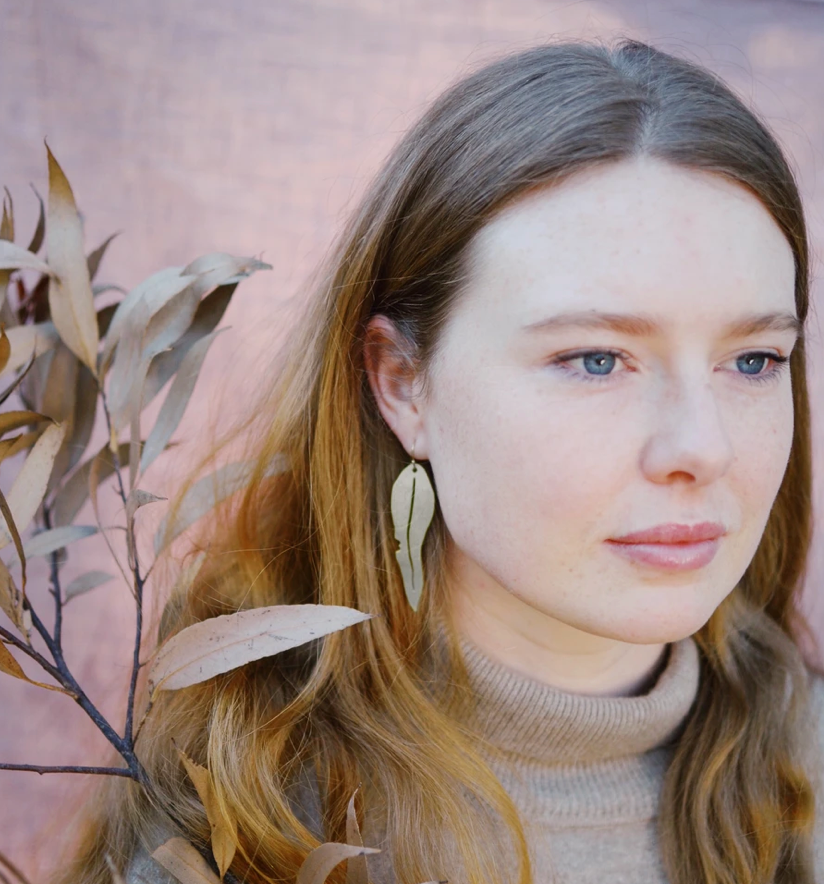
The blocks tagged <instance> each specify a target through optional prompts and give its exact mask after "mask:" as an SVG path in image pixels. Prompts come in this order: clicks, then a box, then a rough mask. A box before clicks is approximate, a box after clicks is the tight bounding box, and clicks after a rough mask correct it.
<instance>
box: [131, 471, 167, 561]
mask: <svg viewBox="0 0 824 884" xmlns="http://www.w3.org/2000/svg"><path fill="white" fill-rule="evenodd" d="M166 499H167V498H165V497H158V496H157V495H156V494H152V493H151V491H144V490H143V489H142V488H133V489H132V490H131V491H130V492H129V496H128V498H126V546H127V548H128V555H129V568H130V569H132V570H134V568H135V548H134V514H135V513H136V512H137V510H138V509H139V508H140V507H142V506H145V505H146V504H147V503H155V502H156V501H158V500H166Z"/></svg>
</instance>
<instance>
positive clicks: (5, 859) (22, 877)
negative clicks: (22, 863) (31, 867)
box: [0, 850, 29, 884]
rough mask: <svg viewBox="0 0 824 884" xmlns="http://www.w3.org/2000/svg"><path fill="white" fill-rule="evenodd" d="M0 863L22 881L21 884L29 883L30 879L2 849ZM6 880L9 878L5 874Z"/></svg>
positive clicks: (4, 878)
mask: <svg viewBox="0 0 824 884" xmlns="http://www.w3.org/2000/svg"><path fill="white" fill-rule="evenodd" d="M0 865H3V866H5V867H6V868H7V869H8V870H9V871H10V872H11V873H12V875H14V877H15V878H17V880H18V881H20V884H29V879H28V878H27V877H26V876H25V875H24V874H23V873H22V872H21V871H20V869H18V868H17V866H16V865H15V864H14V863H13V862H12V861H11V860H10V859H9V858H8V857H7V856H6V855H5V853H3V851H2V850H0ZM3 880H4V881H8V880H9V879H8V878H6V877H5V875H4V876H3Z"/></svg>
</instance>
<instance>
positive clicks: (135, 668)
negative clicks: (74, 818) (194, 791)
mask: <svg viewBox="0 0 824 884" xmlns="http://www.w3.org/2000/svg"><path fill="white" fill-rule="evenodd" d="M100 398H101V399H102V400H103V413H104V414H105V415H106V429H107V430H108V433H109V438H111V436H112V424H111V415H110V414H109V403H108V401H107V399H106V393H105V391H104V389H103V386H102V385H101V386H100ZM112 461H113V463H114V471H115V474H116V476H117V484H118V486H119V488H120V498H121V500H122V501H123V505H124V506H125V505H126V502H127V497H126V487H125V485H124V484H123V474H122V473H121V472H120V458H119V457H118V453H117V451H116V450H115V451H112ZM126 530H127V531H128V530H129V526H128V524H127V525H126ZM132 530H133V526H132ZM132 548H133V549H134V601H135V637H134V648H133V651H132V674H131V677H130V678H129V697H128V700H127V701H126V727H125V729H124V735H123V736H124V740H125V741H126V745H127V746H128V747H129V749H130V750H132V751H133V750H134V698H135V693H136V691H137V677H138V674H139V672H140V645H141V641H142V638H143V586H144V580H143V578H142V577H141V576H140V562H139V561H138V559H137V544H136V543H135V542H134V537H132ZM141 723H142V722H141Z"/></svg>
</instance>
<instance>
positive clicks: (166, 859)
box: [152, 838, 220, 884]
mask: <svg viewBox="0 0 824 884" xmlns="http://www.w3.org/2000/svg"><path fill="white" fill-rule="evenodd" d="M152 859H153V860H155V862H158V863H160V865H161V866H163V868H164V869H166V871H167V872H170V873H171V874H172V875H174V876H175V878H177V880H178V881H179V882H180V884H220V879H219V878H218V877H217V875H216V874H215V873H214V872H213V871H212V870H211V869H210V868H209V864H208V863H207V862H206V860H205V859H203V857H202V856H201V855H200V854H199V853H198V852H197V850H196V849H195V848H194V847H192V845H191V844H189V842H188V841H185V840H184V839H183V838H170V839H169V840H168V841H167V842H166V843H165V844H161V845H160V847H158V848H157V850H155V852H154V853H153V854H152Z"/></svg>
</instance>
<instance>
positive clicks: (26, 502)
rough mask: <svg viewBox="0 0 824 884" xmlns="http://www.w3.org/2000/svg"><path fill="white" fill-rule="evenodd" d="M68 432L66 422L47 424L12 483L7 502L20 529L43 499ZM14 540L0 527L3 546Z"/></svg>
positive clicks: (31, 516) (23, 527)
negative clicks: (55, 461) (58, 453)
mask: <svg viewBox="0 0 824 884" xmlns="http://www.w3.org/2000/svg"><path fill="white" fill-rule="evenodd" d="M65 433H66V428H65V426H64V425H63V424H52V425H51V426H50V427H46V429H45V430H44V431H43V433H42V434H41V436H40V438H39V439H38V440H37V442H35V443H34V447H33V448H32V450H31V453H30V454H29V456H28V457H27V458H26V460H25V462H24V463H23V466H22V467H21V468H20V472H19V473H18V474H17V477H16V478H15V480H14V482H13V484H12V486H11V491H9V494H8V505H9V509H10V510H11V513H12V515H13V517H14V524H15V526H16V530H17V531H18V532H20V531H25V530H26V528H27V527H28V526H29V523H30V522H31V520H32V519H33V518H34V514H35V513H36V512H37V509H38V507H39V506H40V504H41V502H42V500H43V495H44V494H45V493H46V485H47V484H48V481H49V476H50V475H51V471H52V467H53V465H54V459H55V457H56V456H57V452H58V451H59V450H60V446H61V444H62V442H63V438H64V436H65ZM11 540H12V537H11V536H10V534H9V532H8V531H7V530H6V529H5V528H3V529H0V548H2V547H4V546H6V545H7V544H8V543H10V542H11Z"/></svg>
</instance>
